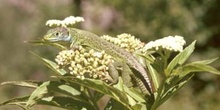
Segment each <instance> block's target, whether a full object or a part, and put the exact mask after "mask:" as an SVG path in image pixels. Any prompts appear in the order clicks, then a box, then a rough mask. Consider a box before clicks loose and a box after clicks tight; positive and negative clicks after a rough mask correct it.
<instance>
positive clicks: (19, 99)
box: [0, 96, 29, 109]
mask: <svg viewBox="0 0 220 110" xmlns="http://www.w3.org/2000/svg"><path fill="white" fill-rule="evenodd" d="M28 98H29V96H24V97H17V98H13V99H9V100H7V101H5V102H2V103H0V106H4V105H17V106H19V107H21V108H22V109H25V104H26V102H27V100H28Z"/></svg>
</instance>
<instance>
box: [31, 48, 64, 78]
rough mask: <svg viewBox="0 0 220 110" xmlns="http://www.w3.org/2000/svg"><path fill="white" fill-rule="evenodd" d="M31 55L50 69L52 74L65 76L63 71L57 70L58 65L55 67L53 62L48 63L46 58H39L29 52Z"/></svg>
mask: <svg viewBox="0 0 220 110" xmlns="http://www.w3.org/2000/svg"><path fill="white" fill-rule="evenodd" d="M31 53H32V54H33V55H34V56H36V57H37V58H39V59H40V60H41V61H43V62H44V64H45V65H46V66H47V67H49V68H50V69H52V70H53V71H54V72H56V73H58V74H59V75H65V74H66V71H65V70H64V69H59V68H58V65H57V64H56V63H55V62H53V61H50V60H48V59H46V58H42V57H40V56H39V55H37V54H35V53H33V52H31Z"/></svg>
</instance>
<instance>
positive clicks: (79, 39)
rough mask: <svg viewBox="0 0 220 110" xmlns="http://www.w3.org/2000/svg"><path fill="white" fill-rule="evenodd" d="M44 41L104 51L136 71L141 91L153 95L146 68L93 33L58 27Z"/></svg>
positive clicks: (49, 32)
mask: <svg viewBox="0 0 220 110" xmlns="http://www.w3.org/2000/svg"><path fill="white" fill-rule="evenodd" d="M43 39H44V40H45V41H48V42H57V43H59V44H62V45H65V46H70V47H71V48H75V47H77V45H82V46H86V47H90V48H93V49H95V50H97V51H103V50H104V51H105V52H106V53H107V54H109V55H111V56H112V57H113V58H114V59H115V60H116V61H118V62H123V63H126V64H127V65H129V67H130V68H131V69H132V70H135V71H136V72H135V76H136V77H137V78H139V79H140V80H141V81H139V82H138V83H142V85H144V86H142V88H141V89H143V88H144V89H147V91H148V92H150V93H151V94H152V93H153V88H152V84H151V81H150V79H149V77H148V74H147V72H146V70H145V68H144V67H143V66H142V65H141V64H140V63H139V61H138V60H137V59H136V58H135V57H134V56H133V55H132V54H131V53H129V52H127V51H126V50H124V49H122V48H120V47H118V46H116V45H114V44H112V43H110V42H108V41H106V40H104V39H101V38H100V37H99V36H97V35H95V34H93V33H91V32H88V31H84V30H80V29H75V28H65V27H57V28H54V29H51V30H49V31H48V32H47V34H46V35H45V36H44V38H43ZM142 91H143V90H142Z"/></svg>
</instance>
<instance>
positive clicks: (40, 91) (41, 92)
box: [26, 81, 50, 108]
mask: <svg viewBox="0 0 220 110" xmlns="http://www.w3.org/2000/svg"><path fill="white" fill-rule="evenodd" d="M49 84H50V81H47V82H44V83H43V84H41V85H40V86H39V87H38V88H36V89H35V90H34V92H32V94H31V96H30V97H29V99H28V101H27V104H26V107H27V108H30V107H31V106H33V105H34V104H36V103H37V101H38V100H40V99H41V98H43V97H44V96H45V95H46V94H48V89H47V86H48V85H49Z"/></svg>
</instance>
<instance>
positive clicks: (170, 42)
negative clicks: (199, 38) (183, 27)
mask: <svg viewBox="0 0 220 110" xmlns="http://www.w3.org/2000/svg"><path fill="white" fill-rule="evenodd" d="M185 44H186V41H185V40H184V39H183V37H181V36H177V35H176V36H168V37H164V38H162V39H158V40H155V41H151V42H149V43H147V44H146V45H145V46H144V48H143V51H147V50H151V49H153V50H155V51H157V50H159V49H165V50H169V51H174V52H182V51H183V46H184V45H185Z"/></svg>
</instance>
